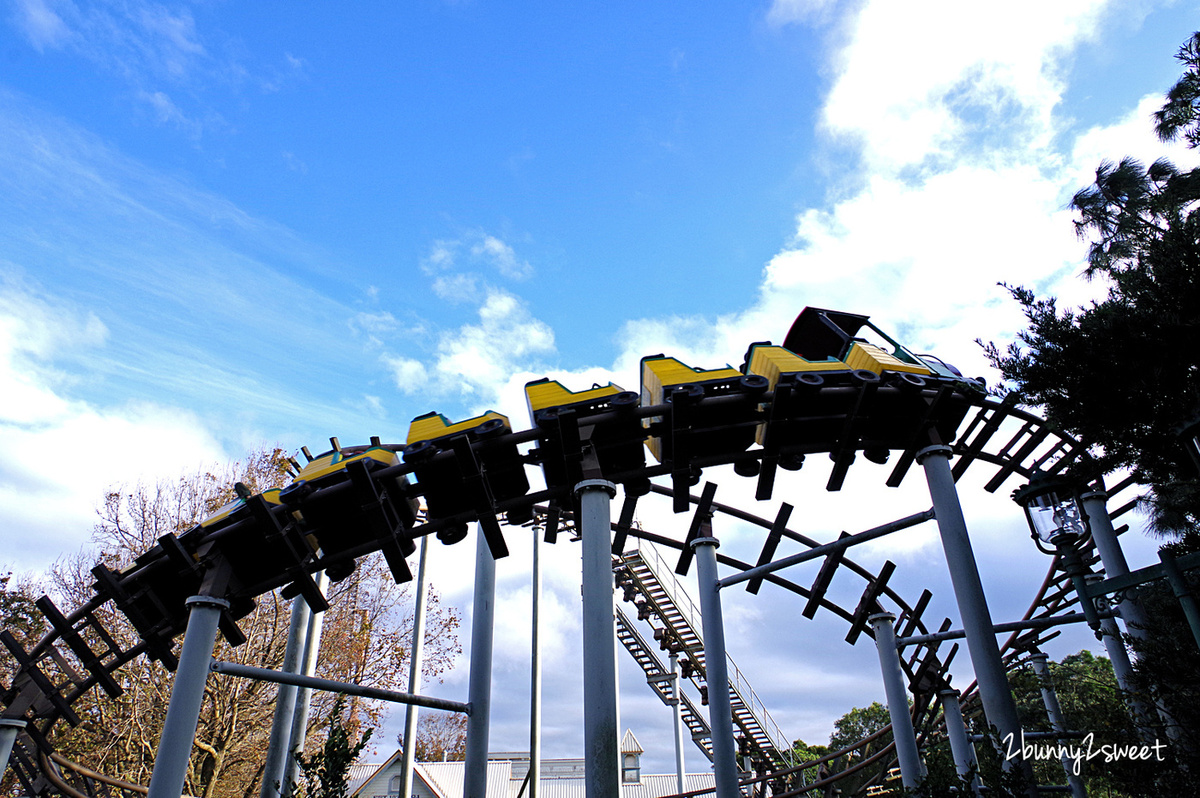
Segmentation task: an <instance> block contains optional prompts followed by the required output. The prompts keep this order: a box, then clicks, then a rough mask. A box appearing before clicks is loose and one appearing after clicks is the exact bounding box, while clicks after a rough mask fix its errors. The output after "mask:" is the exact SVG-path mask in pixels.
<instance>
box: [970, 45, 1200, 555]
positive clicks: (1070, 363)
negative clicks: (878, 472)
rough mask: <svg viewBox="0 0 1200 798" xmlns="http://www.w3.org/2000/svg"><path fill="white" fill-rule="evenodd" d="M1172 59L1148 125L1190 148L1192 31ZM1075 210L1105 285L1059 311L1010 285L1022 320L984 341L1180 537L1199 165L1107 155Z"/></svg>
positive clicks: (1008, 375) (1196, 346)
mask: <svg viewBox="0 0 1200 798" xmlns="http://www.w3.org/2000/svg"><path fill="white" fill-rule="evenodd" d="M1177 57H1178V59H1179V61H1180V62H1181V63H1182V64H1183V65H1184V67H1185V72H1184V75H1183V77H1181V78H1180V79H1179V81H1178V82H1177V83H1176V84H1175V85H1174V86H1173V87H1172V88H1171V90H1170V91H1169V92H1168V94H1167V98H1166V102H1165V104H1164V105H1163V107H1162V109H1161V110H1159V111H1158V112H1157V113H1156V114H1155V115H1154V125H1155V131H1156V132H1157V134H1158V136H1159V137H1160V138H1161V139H1162V140H1163V141H1172V140H1176V139H1180V140H1183V141H1184V142H1186V143H1187V144H1188V146H1190V147H1197V146H1200V111H1198V108H1200V33H1197V34H1195V35H1193V36H1192V37H1191V38H1190V39H1189V40H1188V42H1187V43H1186V44H1185V45H1184V46H1183V47H1182V48H1181V49H1180V50H1179V53H1178V56H1177ZM1071 208H1072V209H1073V210H1074V211H1075V213H1076V221H1075V229H1076V232H1077V233H1078V235H1079V236H1080V237H1081V238H1083V239H1085V240H1087V241H1088V242H1089V248H1088V256H1087V267H1086V269H1085V271H1084V276H1085V277H1087V278H1088V279H1102V280H1104V281H1106V283H1107V288H1108V292H1107V296H1106V297H1105V298H1104V299H1102V300H1100V301H1097V302H1094V303H1092V304H1091V305H1090V306H1088V307H1085V308H1081V309H1078V310H1071V309H1066V310H1064V309H1060V308H1059V307H1058V304H1057V302H1056V301H1055V299H1054V298H1053V297H1048V298H1042V297H1038V296H1037V295H1036V294H1035V293H1034V292H1033V291H1031V290H1029V289H1027V288H1024V287H1020V286H1006V287H1007V288H1008V289H1009V291H1010V292H1011V294H1012V296H1013V297H1014V298H1015V299H1016V301H1017V302H1018V303H1020V305H1021V307H1022V309H1023V310H1024V312H1025V316H1026V318H1027V319H1028V322H1029V326H1028V328H1027V329H1026V330H1025V331H1023V332H1022V333H1020V334H1019V336H1018V340H1017V341H1016V342H1014V343H1012V344H1010V345H1009V346H1008V347H1007V348H1006V349H1005V350H1001V349H1000V348H999V347H997V346H996V345H995V344H988V345H986V346H985V350H986V351H987V354H988V357H989V359H990V360H991V361H992V364H993V365H994V366H995V367H996V368H997V369H999V370H1000V372H1001V374H1002V375H1003V376H1004V378H1005V380H1006V381H1007V383H1008V386H1007V387H1008V388H1010V389H1011V390H1012V391H1014V392H1015V393H1016V394H1017V396H1018V398H1019V399H1020V401H1021V402H1022V403H1024V404H1027V405H1031V406H1037V407H1040V408H1042V409H1043V411H1044V412H1045V415H1046V418H1047V420H1048V421H1049V422H1051V423H1053V424H1055V425H1056V426H1058V427H1059V428H1061V429H1063V430H1065V431H1067V432H1069V433H1071V434H1073V435H1075V436H1077V437H1079V438H1080V439H1082V440H1083V441H1085V442H1087V443H1089V444H1091V445H1092V446H1093V447H1094V453H1095V454H1096V456H1097V460H1098V463H1099V466H1100V468H1101V469H1102V470H1103V471H1109V470H1113V469H1119V468H1125V469H1129V470H1130V471H1131V472H1132V473H1133V475H1134V476H1135V477H1136V478H1137V479H1138V481H1139V482H1140V484H1143V485H1146V486H1148V488H1149V489H1150V492H1149V494H1148V495H1147V496H1146V497H1145V499H1146V504H1147V508H1148V509H1149V511H1150V516H1151V523H1152V529H1154V530H1155V531H1157V532H1160V533H1162V534H1166V535H1171V536H1179V535H1184V534H1187V533H1189V532H1191V531H1192V530H1194V529H1195V527H1196V522H1197V521H1198V520H1200V486H1198V484H1197V480H1196V474H1195V470H1194V467H1193V466H1192V464H1191V462H1190V461H1189V460H1188V457H1187V454H1186V451H1185V450H1184V448H1183V447H1182V446H1181V444H1180V441H1179V436H1178V429H1179V427H1180V426H1181V425H1183V424H1184V423H1186V422H1188V421H1190V420H1192V419H1194V418H1196V417H1197V415H1198V414H1200V363H1198V357H1197V353H1198V352H1200V314H1198V312H1197V309H1198V308H1200V169H1191V170H1181V169H1179V168H1177V167H1176V166H1174V165H1173V164H1172V163H1170V162H1169V161H1167V160H1165V159H1164V160H1158V161H1156V162H1154V163H1153V164H1151V165H1149V166H1145V165H1143V164H1142V163H1140V162H1138V161H1136V160H1134V159H1132V158H1125V159H1122V160H1121V161H1120V162H1119V163H1115V164H1114V163H1112V162H1105V163H1102V164H1100V166H1099V168H1097V170H1096V180H1095V182H1094V183H1093V184H1092V185H1091V186H1088V187H1086V188H1084V189H1082V190H1080V191H1079V192H1077V193H1076V194H1075V196H1074V198H1073V199H1072V200H1071ZM1083 476H1085V477H1088V478H1090V477H1093V476H1095V475H1094V474H1086V475H1083Z"/></svg>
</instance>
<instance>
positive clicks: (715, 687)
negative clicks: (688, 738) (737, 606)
mask: <svg viewBox="0 0 1200 798" xmlns="http://www.w3.org/2000/svg"><path fill="white" fill-rule="evenodd" d="M718 545H720V544H718V543H717V539H716V538H714V537H712V525H711V523H710V522H709V521H708V520H704V521H701V522H700V534H699V537H697V538H696V539H695V540H693V541H692V551H694V552H695V556H696V581H697V585H698V589H699V593H700V623H701V626H702V627H703V628H704V671H705V674H704V675H705V681H706V682H707V683H708V725H709V729H710V730H711V732H712V753H713V773H714V775H715V777H716V798H739V797H740V796H741V789H740V788H739V786H738V768H737V742H736V741H735V740H734V737H733V709H732V707H731V706H730V701H729V669H728V667H727V666H726V664H725V662H726V659H725V658H726V653H725V622H724V620H723V618H722V615H721V594H720V593H719V592H718V590H719V588H718V586H717V546H718Z"/></svg>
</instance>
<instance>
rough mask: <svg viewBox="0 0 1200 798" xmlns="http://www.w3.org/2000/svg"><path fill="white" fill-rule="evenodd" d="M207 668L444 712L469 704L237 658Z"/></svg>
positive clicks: (468, 709) (466, 707) (467, 709)
mask: <svg viewBox="0 0 1200 798" xmlns="http://www.w3.org/2000/svg"><path fill="white" fill-rule="evenodd" d="M210 669H211V670H212V672H213V673H220V674H224V675H226V676H236V677H239V678H242V679H255V680H257V681H260V682H275V683H276V684H294V685H296V686H297V687H307V688H310V689H313V690H321V691H324V692H328V693H341V694H342V695H352V696H358V697H360V698H366V699H370V700H371V701H388V702H390V703H393V704H404V705H406V706H407V705H409V704H411V705H414V706H418V707H428V708H429V709H440V710H443V711H445V712H462V713H463V714H470V712H471V707H470V706H469V705H468V704H464V703H463V702H461V701H450V700H448V699H445V698H435V697H433V696H428V695H413V694H412V693H398V692H396V691H395V690H383V689H381V688H379V687H371V686H369V685H363V684H355V683H354V682H338V681H334V680H333V679H322V678H320V677H318V676H304V675H303V674H299V673H284V672H283V671H273V670H271V669H270V668H256V667H254V666H253V665H242V664H241V663H238V662H214V663H213V664H212V665H211V666H210Z"/></svg>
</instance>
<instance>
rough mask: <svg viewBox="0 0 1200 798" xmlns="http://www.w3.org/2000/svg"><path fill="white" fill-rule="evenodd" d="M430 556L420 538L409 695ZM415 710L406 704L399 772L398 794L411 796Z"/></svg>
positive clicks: (417, 684) (421, 644)
mask: <svg viewBox="0 0 1200 798" xmlns="http://www.w3.org/2000/svg"><path fill="white" fill-rule="evenodd" d="M428 556H429V536H428V535H422V536H421V557H420V559H419V560H418V563H419V564H418V565H417V595H416V599H415V604H416V606H415V607H414V608H413V631H412V650H411V652H410V655H409V659H408V692H410V693H412V694H414V695H415V694H416V693H418V692H420V690H421V665H422V663H421V659H422V654H423V653H424V648H425V604H426V602H427V601H428V599H429V583H428V582H426V581H425V560H426V558H427V557H428ZM418 712H419V709H418V707H416V706H415V705H413V704H409V705H408V708H407V711H406V712H405V714H404V754H403V756H404V761H403V763H402V764H401V770H400V795H412V774H413V758H414V756H415V754H416V747H417V714H418Z"/></svg>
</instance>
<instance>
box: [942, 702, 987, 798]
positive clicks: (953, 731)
mask: <svg viewBox="0 0 1200 798" xmlns="http://www.w3.org/2000/svg"><path fill="white" fill-rule="evenodd" d="M938 695H939V696H940V697H941V699H942V717H943V719H944V720H945V721H946V736H947V737H948V738H950V755H951V756H953V757H954V770H955V771H956V772H957V773H958V775H959V776H961V777H962V778H964V779H965V778H968V777H969V778H970V779H971V791H972V792H973V793H975V794H976V795H979V761H978V760H977V759H976V758H975V746H974V745H972V744H971V740H970V739H969V738H968V737H967V724H966V723H964V722H963V715H962V704H961V703H959V700H958V691H957V690H955V689H954V688H952V687H947V688H946V689H944V690H940V691H938Z"/></svg>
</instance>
